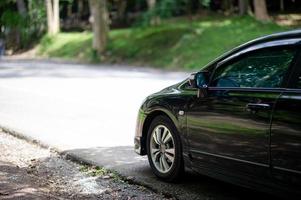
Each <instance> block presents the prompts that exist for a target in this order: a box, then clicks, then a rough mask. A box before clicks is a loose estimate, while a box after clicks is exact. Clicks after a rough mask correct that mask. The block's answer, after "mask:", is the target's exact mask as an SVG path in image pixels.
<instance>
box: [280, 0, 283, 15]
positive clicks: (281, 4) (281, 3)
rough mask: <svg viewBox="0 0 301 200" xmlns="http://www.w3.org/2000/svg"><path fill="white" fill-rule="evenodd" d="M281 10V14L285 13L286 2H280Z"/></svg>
mask: <svg viewBox="0 0 301 200" xmlns="http://www.w3.org/2000/svg"><path fill="white" fill-rule="evenodd" d="M280 10H281V12H283V11H284V1H283V0H280Z"/></svg>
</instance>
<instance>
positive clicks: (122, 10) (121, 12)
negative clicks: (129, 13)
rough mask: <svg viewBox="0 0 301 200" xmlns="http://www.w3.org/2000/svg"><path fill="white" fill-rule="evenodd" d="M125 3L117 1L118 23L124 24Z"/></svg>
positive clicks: (120, 0)
mask: <svg viewBox="0 0 301 200" xmlns="http://www.w3.org/2000/svg"><path fill="white" fill-rule="evenodd" d="M126 3H127V2H126V1H124V0H119V1H118V2H117V17H118V21H119V22H124V21H125V19H124V17H125V10H126Z"/></svg>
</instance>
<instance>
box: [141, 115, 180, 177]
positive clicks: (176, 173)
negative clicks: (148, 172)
mask: <svg viewBox="0 0 301 200" xmlns="http://www.w3.org/2000/svg"><path fill="white" fill-rule="evenodd" d="M160 125H163V126H165V127H167V128H168V129H169V132H170V133H171V135H172V137H173V141H174V149H175V154H174V162H173V164H172V165H171V167H170V169H169V171H168V172H166V173H162V172H160V171H159V170H158V169H157V168H156V166H155V164H154V162H153V160H152V156H151V150H150V145H151V137H152V132H153V131H154V129H155V128H156V127H158V126H160ZM146 146H147V157H148V161H149V164H150V166H151V168H152V171H153V173H154V174H155V175H156V176H157V177H158V178H160V179H162V180H164V181H167V182H176V181H178V180H179V179H180V178H181V176H182V175H183V173H184V162H183V154H182V144H181V140H180V136H179V134H178V131H177V129H176V127H175V125H174V123H173V122H172V121H171V120H170V119H169V118H168V117H167V116H164V115H160V116H157V117H155V118H154V119H153V121H152V123H151V125H150V127H149V129H148V133H147V143H146Z"/></svg>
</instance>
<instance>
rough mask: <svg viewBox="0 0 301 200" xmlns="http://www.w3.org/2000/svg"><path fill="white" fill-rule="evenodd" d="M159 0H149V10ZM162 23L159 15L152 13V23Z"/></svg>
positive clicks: (153, 7) (152, 8)
mask: <svg viewBox="0 0 301 200" xmlns="http://www.w3.org/2000/svg"><path fill="white" fill-rule="evenodd" d="M156 3H157V0H147V7H148V10H149V11H152V10H154V9H155V7H156ZM160 23H161V19H160V17H159V16H155V15H152V18H151V20H150V24H151V25H159V24H160Z"/></svg>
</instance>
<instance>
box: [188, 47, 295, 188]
mask: <svg viewBox="0 0 301 200" xmlns="http://www.w3.org/2000/svg"><path fill="white" fill-rule="evenodd" d="M295 53H296V51H295V49H294V48H293V47H291V46H290V45H288V46H285V47H283V46H281V45H275V44H274V43H271V44H269V43H267V44H264V45H257V46H254V47H251V48H249V49H247V50H244V52H240V53H238V54H237V55H234V56H231V57H230V58H227V59H225V60H224V61H222V62H221V63H218V65H217V67H216V69H215V71H214V72H213V75H212V76H211V81H210V84H209V87H208V95H207V97H205V98H197V97H195V98H193V99H192V100H191V101H190V103H189V106H188V112H187V133H188V138H189V139H188V140H189V145H190V146H189V148H190V156H191V158H192V162H193V165H194V167H195V169H196V170H200V171H201V172H202V173H208V174H209V175H211V176H216V177H219V178H222V179H227V180H229V181H231V182H236V183H238V184H239V183H240V182H239V180H240V181H242V183H245V182H246V180H241V179H240V178H241V177H242V176H241V175H243V177H245V178H246V179H248V180H247V181H248V182H249V185H251V187H253V188H257V187H258V185H257V184H256V183H257V181H259V182H263V181H264V180H265V178H266V177H267V176H268V171H269V166H270V154H269V144H270V120H271V116H272V109H273V107H274V105H275V102H276V99H277V98H278V97H279V95H280V94H281V92H282V91H283V88H282V84H283V78H284V77H285V76H286V75H287V72H288V70H289V69H290V67H291V63H292V61H293V60H294V57H295ZM212 169H214V170H212ZM258 175H260V176H258ZM258 177H259V178H258ZM260 179H263V180H260ZM260 187H262V186H260Z"/></svg>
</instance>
